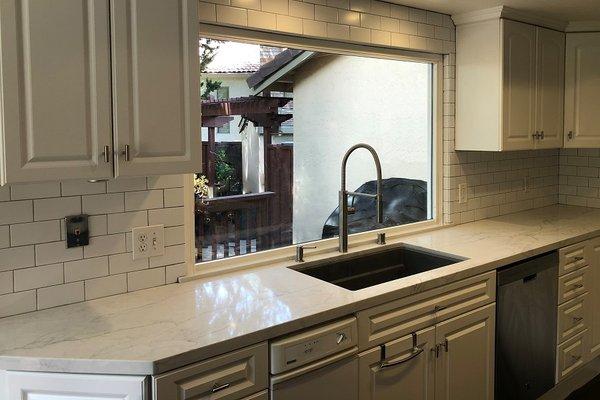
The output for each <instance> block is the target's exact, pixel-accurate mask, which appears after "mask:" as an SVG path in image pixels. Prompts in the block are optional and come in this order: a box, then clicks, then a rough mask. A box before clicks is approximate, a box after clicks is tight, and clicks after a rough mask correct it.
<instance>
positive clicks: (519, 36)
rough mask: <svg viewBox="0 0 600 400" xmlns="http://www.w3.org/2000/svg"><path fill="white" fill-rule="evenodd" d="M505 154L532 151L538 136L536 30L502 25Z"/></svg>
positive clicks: (511, 23)
mask: <svg viewBox="0 0 600 400" xmlns="http://www.w3.org/2000/svg"><path fill="white" fill-rule="evenodd" d="M502 32H503V33H502V34H503V42H502V43H503V78H504V91H503V93H504V94H503V97H504V98H503V102H502V104H503V117H502V118H503V132H504V140H503V142H504V147H503V150H523V149H531V148H533V136H532V135H533V133H534V132H535V127H534V125H535V119H534V115H535V47H536V46H535V27H534V26H532V25H528V24H523V23H520V22H514V21H508V20H503V21H502Z"/></svg>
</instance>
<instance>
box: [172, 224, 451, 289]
mask: <svg viewBox="0 0 600 400" xmlns="http://www.w3.org/2000/svg"><path fill="white" fill-rule="evenodd" d="M442 227H443V224H442V223H441V221H439V220H428V221H423V222H416V223H413V224H410V225H406V226H397V227H392V228H385V229H379V230H373V231H369V232H362V233H356V234H353V235H350V236H349V249H348V254H352V253H358V252H362V251H365V250H372V249H377V248H380V249H382V250H383V249H385V248H387V246H390V245H397V244H399V243H402V241H403V239H405V238H406V237H407V236H410V235H416V234H420V233H424V232H428V231H432V230H437V229H440V228H442ZM381 232H385V234H386V244H385V245H383V246H382V245H378V244H377V243H376V238H377V234H378V233H381ZM304 244H306V245H314V246H317V248H316V249H314V250H307V251H306V253H305V259H306V260H307V261H323V260H330V259H335V258H336V257H339V256H340V255H341V253H340V252H339V251H338V238H337V237H336V238H331V239H325V240H318V241H315V242H309V243H304ZM295 253H296V246H295V245H293V246H287V247H282V248H279V249H272V250H266V251H261V252H257V253H251V254H246V255H241V256H235V257H229V258H222V259H219V260H214V261H206V262H203V263H196V264H195V265H194V269H193V273H192V274H189V275H187V276H184V277H181V278H179V282H180V283H183V282H189V281H192V280H196V279H202V278H208V277H211V276H216V275H223V274H227V273H232V272H237V271H242V270H250V269H253V268H259V267H275V266H281V267H289V266H293V265H295V264H297V263H296V262H295V261H294V257H295Z"/></svg>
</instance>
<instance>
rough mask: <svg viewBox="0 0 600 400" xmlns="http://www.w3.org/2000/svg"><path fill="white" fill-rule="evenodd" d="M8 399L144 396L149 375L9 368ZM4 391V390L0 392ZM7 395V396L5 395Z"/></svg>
mask: <svg viewBox="0 0 600 400" xmlns="http://www.w3.org/2000/svg"><path fill="white" fill-rule="evenodd" d="M5 378H6V391H7V394H6V396H7V397H6V399H10V400H12V399H15V400H16V399H18V400H95V399H98V400H145V399H147V395H146V392H147V390H146V386H147V384H146V377H144V376H106V375H80V374H52V373H37V372H16V371H8V372H6V377H5ZM0 394H2V393H0ZM2 398H4V397H2Z"/></svg>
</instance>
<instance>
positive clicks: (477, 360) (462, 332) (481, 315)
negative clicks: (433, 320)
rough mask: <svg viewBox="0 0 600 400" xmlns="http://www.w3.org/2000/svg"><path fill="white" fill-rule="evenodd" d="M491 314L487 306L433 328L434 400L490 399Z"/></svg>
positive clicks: (492, 374)
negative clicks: (437, 350)
mask: <svg viewBox="0 0 600 400" xmlns="http://www.w3.org/2000/svg"><path fill="white" fill-rule="evenodd" d="M495 310H496V305H495V304H490V305H488V306H485V307H482V308H480V309H477V310H475V311H471V312H469V313H467V314H463V315H461V316H459V317H456V318H453V319H451V320H448V321H445V322H442V323H440V324H438V325H437V326H436V338H437V339H436V342H437V343H438V345H439V344H442V346H441V351H440V353H439V357H438V358H437V364H436V370H435V386H436V392H435V398H436V400H442V399H443V400H470V399H472V400H484V399H493V398H494V337H495Z"/></svg>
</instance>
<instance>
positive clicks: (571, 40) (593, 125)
mask: <svg viewBox="0 0 600 400" xmlns="http://www.w3.org/2000/svg"><path fill="white" fill-rule="evenodd" d="M598 104H600V33H569V34H568V35H567V56H566V65H565V147H600V112H598ZM569 132H571V135H570V134H569Z"/></svg>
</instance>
